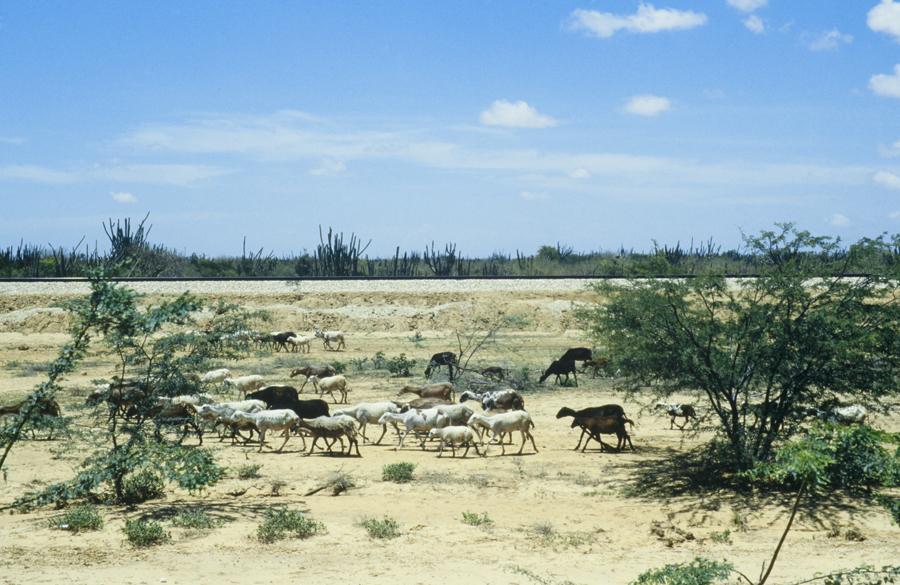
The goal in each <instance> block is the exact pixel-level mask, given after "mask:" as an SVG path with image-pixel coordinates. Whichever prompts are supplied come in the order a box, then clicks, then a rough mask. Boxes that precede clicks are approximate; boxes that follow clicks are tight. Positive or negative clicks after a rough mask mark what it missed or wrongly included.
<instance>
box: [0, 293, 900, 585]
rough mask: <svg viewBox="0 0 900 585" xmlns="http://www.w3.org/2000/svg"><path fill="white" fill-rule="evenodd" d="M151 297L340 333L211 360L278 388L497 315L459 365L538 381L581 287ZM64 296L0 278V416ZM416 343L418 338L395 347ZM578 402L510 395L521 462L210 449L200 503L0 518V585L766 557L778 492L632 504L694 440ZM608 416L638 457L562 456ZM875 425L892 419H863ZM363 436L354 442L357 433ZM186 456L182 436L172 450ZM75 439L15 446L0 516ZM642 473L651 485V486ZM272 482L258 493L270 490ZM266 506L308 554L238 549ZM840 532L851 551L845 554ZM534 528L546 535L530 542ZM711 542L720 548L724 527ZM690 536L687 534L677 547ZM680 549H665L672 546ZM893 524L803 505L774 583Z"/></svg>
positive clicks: (594, 568) (539, 578) (372, 380)
mask: <svg viewBox="0 0 900 585" xmlns="http://www.w3.org/2000/svg"><path fill="white" fill-rule="evenodd" d="M135 288H137V289H139V290H141V292H144V293H146V294H147V295H148V297H147V301H148V302H156V301H157V300H159V299H160V298H163V297H164V296H166V295H170V294H175V293H177V292H180V291H181V290H184V289H185V288H191V289H192V290H194V291H195V292H198V293H201V294H203V295H206V296H209V297H210V298H213V297H216V296H220V295H225V296H227V298H228V299H229V300H232V301H235V302H240V303H242V304H244V305H246V306H248V307H252V308H265V309H267V310H269V311H270V313H271V314H272V316H273V318H274V322H273V328H278V329H289V328H290V329H294V330H296V331H298V332H299V331H310V330H311V328H312V326H313V324H317V325H320V326H322V327H328V328H330V327H339V328H342V329H343V330H344V331H345V332H346V333H347V340H348V347H347V350H346V351H343V352H339V353H332V352H325V351H324V350H323V348H322V346H321V344H319V343H314V344H313V350H312V353H311V354H309V356H308V357H307V356H300V355H296V354H292V355H285V354H276V355H263V356H253V357H250V358H248V359H246V360H244V361H241V362H236V363H230V364H225V365H228V366H229V367H231V368H232V369H233V370H235V371H237V372H239V373H254V372H257V371H259V372H263V373H265V374H266V375H267V376H268V378H269V381H270V382H272V383H278V382H286V381H287V380H288V379H287V374H288V372H289V369H290V366H291V365H292V364H293V363H296V362H299V361H301V360H304V359H311V360H317V361H326V360H327V361H331V360H334V359H339V360H341V361H343V362H348V363H349V361H350V360H351V359H352V358H361V357H367V356H368V357H371V356H372V355H373V354H374V353H375V352H376V351H384V352H385V353H386V354H387V355H388V356H392V355H397V354H399V353H401V352H404V353H406V354H407V355H408V356H410V357H412V358H414V359H417V360H418V365H417V367H416V371H417V373H418V374H419V376H417V378H415V379H416V380H420V379H421V370H422V366H424V360H427V358H428V356H429V355H431V353H433V352H435V351H440V350H445V349H453V348H454V347H455V338H453V337H452V335H453V330H454V328H456V327H460V328H469V327H471V326H472V325H471V324H472V323H477V322H478V320H479V319H481V320H486V319H492V318H494V317H496V315H498V314H500V313H503V314H505V315H507V316H511V317H513V319H512V320H511V326H510V327H508V328H507V329H504V330H503V331H502V333H501V335H500V337H499V339H498V343H497V344H496V345H495V346H492V347H490V348H488V349H487V350H486V351H484V352H483V353H482V354H480V355H479V356H478V358H477V360H476V361H477V362H479V363H480V364H483V365H493V364H502V365H506V366H510V367H514V368H521V367H527V368H529V369H530V370H531V371H532V375H536V374H537V371H538V369H539V368H540V367H541V366H542V365H545V364H546V363H547V362H549V360H550V359H551V358H552V357H553V356H555V355H558V354H559V353H560V352H561V351H562V350H563V349H565V348H566V347H570V346H573V345H582V344H585V343H587V340H586V339H585V337H584V335H583V333H582V332H581V331H579V330H578V329H577V327H578V325H577V322H576V321H575V320H574V319H573V318H572V315H571V308H572V304H573V302H575V303H577V302H587V301H589V300H590V298H591V294H590V293H588V292H586V291H585V290H584V282H581V281H569V280H566V281H553V280H550V281H490V282H484V281H440V282H438V281H433V282H432V281H429V282H425V283H422V282H419V281H416V282H399V283H397V282H374V283H373V282H369V283H360V282H315V283H301V284H300V285H296V284H293V283H279V282H264V283H222V282H217V283H212V284H209V283H204V284H203V285H202V286H201V285H198V284H196V283H154V284H153V285H143V284H141V285H140V286H138V284H135ZM82 289H83V285H80V284H71V283H48V284H41V285H32V284H8V283H3V284H0V403H4V404H5V403H8V402H11V401H13V400H15V399H17V398H19V397H21V396H22V395H24V393H25V392H26V391H27V390H28V388H29V387H31V386H33V385H34V384H35V383H37V382H39V381H40V380H41V377H40V372H39V371H36V370H37V367H38V366H39V365H40V364H43V363H46V362H47V361H49V360H50V359H52V358H53V357H54V355H55V352H56V350H57V349H58V348H59V346H60V345H61V344H62V343H64V342H65V341H66V335H65V333H64V331H65V315H64V314H63V313H62V312H61V311H59V310H58V309H54V308H53V307H54V306H55V305H57V304H58V303H59V302H60V301H62V300H65V299H66V298H70V297H71V295H72V294H79V293H80V292H83V291H82ZM414 331H418V332H420V333H421V335H422V337H423V338H424V340H423V341H422V342H421V343H418V344H416V343H413V342H412V341H411V340H410V337H411V336H412V334H413V332H414ZM110 363H111V362H110V361H109V360H108V359H105V358H102V357H99V356H90V357H89V358H88V359H87V360H86V361H85V363H84V365H83V367H82V368H80V369H79V370H78V372H77V373H76V374H75V375H73V376H72V377H71V378H70V379H69V380H68V381H67V383H66V388H67V391H66V394H65V395H64V396H63V397H62V399H61V401H60V402H61V403H62V405H63V409H64V410H65V411H66V413H67V414H70V415H73V416H76V418H77V420H76V422H77V423H78V424H88V423H89V418H88V416H87V413H86V412H85V411H83V410H78V409H77V408H76V407H77V405H78V404H80V403H81V402H83V399H84V396H85V395H86V393H87V392H88V391H89V387H90V380H91V379H93V378H97V377H103V376H108V375H109V374H110V372H109V366H110ZM347 375H348V377H349V378H350V380H351V384H352V389H353V390H352V392H351V402H356V401H364V400H375V399H384V398H388V397H391V396H393V395H394V394H395V393H396V390H397V388H398V387H399V386H400V385H401V384H402V382H400V381H398V380H396V379H391V378H389V377H388V374H387V373H386V372H373V371H371V370H368V371H365V372H362V373H357V372H354V371H353V370H352V369H350V371H349V372H348V374H347ZM580 381H581V385H580V387H579V388H577V389H575V388H559V387H556V386H550V385H548V386H547V389H546V390H544V391H541V392H538V393H531V394H528V395H527V396H526V406H527V408H528V410H529V411H530V412H531V413H532V415H533V417H534V420H535V423H536V429H535V436H536V438H537V444H538V449H539V450H540V452H539V453H537V454H533V453H532V452H531V449H530V448H526V449H525V454H524V455H523V456H515V455H508V456H505V457H501V456H500V452H499V448H496V447H492V448H491V449H490V453H489V456H488V457H486V458H479V457H475V456H473V454H472V453H471V452H470V457H468V458H466V459H461V458H456V459H453V458H451V457H447V456H445V457H443V458H441V459H438V458H437V456H436V453H435V451H434V450H433V449H429V450H428V451H421V450H420V449H419V448H418V447H417V446H415V445H414V444H413V443H410V444H409V446H408V447H407V448H405V449H404V450H402V451H400V452H395V451H394V450H393V445H392V444H390V441H389V440H388V438H387V437H386V439H385V443H386V444H384V445H382V446H372V445H362V446H361V451H362V455H363V457H362V458H355V457H354V458H344V457H327V456H322V455H319V454H316V455H314V456H311V457H305V456H304V455H303V453H301V452H300V451H299V447H300V442H299V441H297V440H295V439H292V440H291V441H290V442H289V443H288V445H287V447H286V451H285V453H282V454H276V453H271V452H264V453H262V454H257V453H256V449H255V447H253V446H247V447H232V446H229V445H227V444H226V443H219V442H218V441H217V440H216V439H215V438H214V437H208V438H207V440H206V444H207V445H208V446H211V447H212V448H213V449H214V450H215V451H216V454H217V457H218V458H219V460H220V461H221V462H222V463H223V464H224V465H227V466H228V467H229V468H231V469H232V472H231V473H229V475H228V478H227V479H225V480H223V481H222V482H221V483H219V484H217V485H215V486H213V487H212V488H210V489H208V490H207V491H205V492H204V493H203V494H201V495H196V496H195V495H190V494H187V493H184V492H179V491H177V490H176V491H175V492H173V493H170V494H169V495H168V496H167V497H166V498H165V499H163V500H159V501H154V502H148V503H146V504H143V505H141V506H139V507H137V508H134V509H128V508H126V507H104V508H103V509H102V510H103V515H104V518H105V520H106V524H105V526H104V528H103V529H102V530H101V531H99V532H94V533H86V534H81V535H71V534H69V533H67V532H64V531H60V530H54V529H51V528H49V523H50V522H51V521H52V519H53V518H54V517H56V516H57V515H58V514H59V512H57V511H54V510H41V511H37V512H33V513H30V514H4V515H2V516H0V583H3V584H6V583H9V584H20V583H92V584H94V583H148V584H150V583H169V584H172V583H213V582H215V583H275V582H279V583H316V584H318V583H328V582H334V581H338V582H341V583H385V584H387V583H390V584H397V583H423V584H424V583H428V584H431V583H434V582H435V580H436V579H439V580H440V581H441V582H442V583H446V584H447V585H454V584H457V583H460V584H461V583H466V584H467V585H469V584H471V583H492V584H493V583H503V584H505V583H510V584H522V585H525V584H561V583H565V582H572V583H578V584H588V583H591V584H594V583H604V584H606V583H610V584H617V583H627V582H629V581H630V580H632V579H634V578H635V577H636V576H637V575H638V574H639V573H640V572H642V571H643V570H646V569H648V568H651V567H657V566H660V565H662V564H664V563H670V562H682V561H689V560H690V559H692V558H693V557H695V556H698V555H703V556H706V557H709V558H714V559H723V558H726V559H729V560H731V561H732V562H734V563H735V565H736V566H737V567H738V568H739V569H741V570H743V571H744V572H746V573H748V574H757V572H758V571H759V567H760V564H761V562H762V561H763V560H765V559H768V557H769V555H770V554H771V550H772V548H773V547H774V545H775V543H776V541H777V539H778V536H779V535H780V531H781V529H782V527H783V525H784V522H785V519H786V512H787V508H788V505H789V502H788V501H787V499H786V498H784V497H781V496H766V495H764V494H759V495H756V496H749V495H734V494H729V493H717V494H707V495H705V496H703V497H701V496H699V495H696V494H691V493H688V494H685V495H677V496H669V497H661V496H658V497H649V496H638V495H634V494H632V492H631V490H629V489H628V486H630V485H632V483H633V482H634V481H635V480H636V479H637V478H638V477H640V476H641V475H642V474H643V475H646V474H647V472H648V471H649V470H652V469H654V468H655V467H656V466H658V465H660V464H662V463H664V462H665V461H667V460H668V458H670V457H671V455H672V454H675V453H678V452H681V451H684V450H686V449H689V448H691V447H693V446H696V445H698V444H699V443H701V442H702V441H704V440H707V439H708V438H709V436H710V435H709V434H706V433H700V434H697V435H690V434H683V433H681V432H679V431H678V430H669V428H668V427H669V423H668V419H666V418H663V417H659V416H655V415H653V414H651V413H649V412H643V411H642V410H641V405H640V404H637V403H633V402H624V401H623V399H622V397H621V395H620V393H618V392H616V391H615V390H614V384H613V381H611V380H604V379H596V380H592V379H590V378H588V377H581V378H580ZM608 402H619V403H624V404H625V408H626V411H627V412H628V413H629V415H630V416H632V418H635V420H636V421H637V427H636V428H635V430H634V431H633V433H632V436H633V440H634V444H635V447H636V450H635V451H634V452H630V451H627V452H624V453H618V454H615V453H599V452H598V451H596V450H593V451H590V450H589V452H588V453H586V454H581V453H576V452H573V451H572V447H574V445H575V442H576V440H577V434H576V433H575V432H574V431H572V430H571V429H569V426H568V424H566V421H565V420H563V421H560V420H557V419H556V418H555V413H556V411H557V410H558V409H559V408H560V407H561V406H563V405H568V406H572V407H576V408H580V407H584V406H590V405H596V404H603V403H608ZM876 422H877V424H879V425H880V426H882V427H883V428H887V429H890V430H895V431H896V430H898V429H900V420H898V417H896V416H894V417H892V418H880V419H876ZM370 434H371V431H370ZM188 441H189V442H196V439H188ZM86 448H87V446H86V445H84V444H76V445H68V444H67V443H66V441H52V442H46V441H32V442H25V443H22V444H20V445H19V446H17V447H16V449H15V450H14V451H13V454H12V456H11V458H10V461H9V475H8V478H7V480H6V481H5V482H2V483H0V505H7V504H9V503H10V502H11V501H12V500H13V499H14V498H15V497H16V496H17V495H19V494H21V493H22V492H23V490H26V489H30V488H36V487H40V486H42V485H45V484H47V483H49V482H53V481H57V480H62V479H65V478H68V477H71V475H72V473H73V470H74V469H75V468H76V466H77V465H78V463H79V462H80V461H81V460H82V458H83V457H84V456H85V449H86ZM398 461H411V462H414V463H416V464H417V468H416V472H415V477H416V479H415V480H414V481H413V482H411V483H408V484H402V485H398V484H393V483H386V482H383V481H382V480H381V468H382V466H383V465H384V464H386V463H390V462H398ZM248 463H259V464H261V465H262V468H261V469H260V474H261V477H260V478H258V479H251V480H239V479H237V478H236V477H235V474H234V471H233V470H234V469H236V468H237V467H238V466H240V465H244V464H248ZM338 470H342V471H343V472H346V473H349V474H351V475H352V476H353V478H355V480H356V481H357V483H358V487H357V488H355V489H352V490H350V491H349V492H347V493H345V494H343V495H340V496H338V497H332V496H330V495H325V494H324V493H323V494H317V495H314V496H309V497H304V496H303V494H304V493H305V492H307V491H309V490H310V489H311V488H313V487H315V486H317V485H319V484H320V483H322V482H323V481H324V480H325V479H326V478H328V477H329V475H330V474H332V473H334V472H335V471H338ZM657 479H658V480H659V481H660V482H661V483H663V484H665V483H666V482H667V476H666V475H662V474H660V475H658V476H657ZM275 482H284V486H283V487H281V488H280V489H279V490H277V495H276V493H273V483H275ZM192 505H197V506H203V507H204V508H205V509H207V510H208V511H210V512H211V513H212V514H214V515H216V516H218V517H220V518H222V519H224V520H226V522H225V523H224V524H223V525H222V526H221V527H219V528H217V529H215V530H212V531H209V532H203V533H190V532H187V531H184V530H182V529H177V528H172V527H170V526H169V523H168V521H166V524H167V526H169V530H170V531H171V534H172V543H171V544H166V545H163V546H160V547H156V548H152V549H149V550H140V551H135V550H133V549H131V548H130V547H129V546H128V545H127V543H126V542H125V539H124V536H123V534H122V531H121V527H122V525H123V524H124V521H125V519H126V518H134V517H139V516H141V515H146V514H154V515H158V516H161V517H164V518H165V517H169V516H171V515H172V514H173V513H176V512H177V511H179V510H182V509H184V508H185V507H187V506H192ZM273 506H289V507H291V508H296V509H302V510H308V511H309V513H310V514H311V515H312V516H313V517H314V518H316V519H317V520H319V521H321V522H323V523H324V524H325V525H326V527H327V533H326V534H324V535H321V536H315V537H313V538H311V539H308V540H303V541H301V540H286V541H281V542H278V543H275V544H262V543H259V542H258V541H257V540H256V539H255V538H254V535H255V531H256V527H257V526H258V524H259V522H260V519H261V517H262V514H263V512H264V511H265V510H266V509H269V508H271V507H273ZM463 511H471V512H477V513H482V512H487V513H488V515H489V516H490V518H491V519H492V520H493V525H492V526H491V527H490V528H480V527H473V526H468V525H466V524H464V523H463V522H462V512H463ZM371 515H375V516H382V515H389V516H391V517H393V518H396V519H397V521H398V522H399V523H400V526H401V536H400V537H399V538H397V539H394V540H388V541H375V540H371V539H370V538H369V537H368V536H367V535H366V533H365V531H364V530H363V529H362V528H361V527H359V526H358V521H359V520H360V518H362V517H364V516H371ZM851 528H854V529H856V530H858V531H859V532H860V533H861V534H862V536H863V537H864V538H865V540H863V541H853V540H847V539H846V538H845V534H846V533H847V531H848V530H849V529H851ZM540 530H544V532H547V533H549V534H550V536H549V537H544V536H541V535H540ZM726 531H728V534H727V537H726V535H725V532H726ZM686 534H690V535H691V536H692V538H691V539H687V540H684V535H686ZM679 535H681V536H679ZM898 550H900V529H898V527H897V526H896V525H892V523H891V519H890V516H889V515H888V514H887V513H886V512H885V511H884V510H883V509H882V508H881V507H879V506H877V505H875V504H871V503H869V504H867V503H866V502H864V501H862V500H858V499H848V498H843V497H837V498H836V499H835V500H834V501H833V502H832V503H830V504H829V505H828V506H826V507H820V508H818V509H815V510H812V509H806V510H804V511H803V512H802V513H801V514H800V516H799V518H798V520H797V522H796V524H795V528H794V530H793V531H792V532H791V534H790V535H789V536H788V540H787V544H786V546H785V549H784V550H783V552H782V555H781V558H780V560H779V563H778V565H777V566H776V569H775V571H774V573H773V575H772V578H771V579H772V580H771V581H770V582H772V583H787V582H790V581H792V580H795V579H799V578H802V577H807V576H810V575H812V574H813V573H816V572H824V571H830V570H834V569H840V568H846V567H851V566H855V565H859V564H863V563H869V564H873V565H878V566H880V565H883V564H887V563H889V562H897V559H898V556H900V555H898Z"/></svg>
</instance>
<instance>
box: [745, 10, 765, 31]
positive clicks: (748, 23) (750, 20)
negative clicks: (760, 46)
mask: <svg viewBox="0 0 900 585" xmlns="http://www.w3.org/2000/svg"><path fill="white" fill-rule="evenodd" d="M744 26H745V27H747V30H749V31H750V32H752V33H753V34H757V35H761V34H763V33H764V32H766V23H765V22H763V19H761V18H760V17H758V16H756V15H755V14H751V15H750V16H748V17H747V18H745V19H744Z"/></svg>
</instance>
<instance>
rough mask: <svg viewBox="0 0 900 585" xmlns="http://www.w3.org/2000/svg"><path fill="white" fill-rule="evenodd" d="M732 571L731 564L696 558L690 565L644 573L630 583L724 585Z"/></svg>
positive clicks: (674, 565)
mask: <svg viewBox="0 0 900 585" xmlns="http://www.w3.org/2000/svg"><path fill="white" fill-rule="evenodd" d="M732 569H733V567H732V565H731V563H727V562H725V561H711V560H709V559H705V558H703V557H697V558H695V559H694V560H693V561H691V562H690V563H675V564H671V565H665V566H664V567H662V568H659V569H651V570H649V571H645V572H643V573H641V574H640V576H638V578H637V579H635V580H634V581H632V585H713V584H715V583H725V582H726V581H727V580H728V578H729V577H730V576H731V571H732Z"/></svg>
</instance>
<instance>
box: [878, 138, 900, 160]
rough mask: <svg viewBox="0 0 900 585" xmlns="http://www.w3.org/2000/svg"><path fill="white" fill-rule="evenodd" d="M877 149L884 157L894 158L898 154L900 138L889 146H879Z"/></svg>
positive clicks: (899, 153) (899, 152)
mask: <svg viewBox="0 0 900 585" xmlns="http://www.w3.org/2000/svg"><path fill="white" fill-rule="evenodd" d="M878 150H879V152H880V153H881V156H883V157H885V158H896V157H898V156H900V140H898V141H897V142H895V143H893V144H892V145H890V146H883V145H882V146H879V147H878Z"/></svg>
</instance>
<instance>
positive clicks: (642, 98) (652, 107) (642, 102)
mask: <svg viewBox="0 0 900 585" xmlns="http://www.w3.org/2000/svg"><path fill="white" fill-rule="evenodd" d="M671 107H672V102H671V101H669V98H666V97H662V96H658V95H650V94H646V95H636V96H634V97H632V98H631V99H630V100H628V102H627V103H626V104H625V111H626V112H628V113H629V114H634V115H636V116H646V117H652V116H658V115H659V114H662V113H663V112H665V111H668V110H669V109H671Z"/></svg>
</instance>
